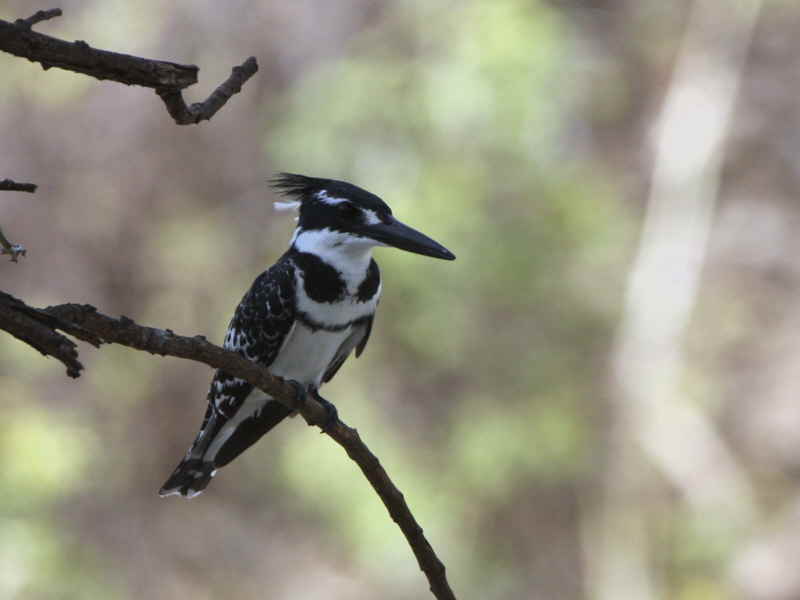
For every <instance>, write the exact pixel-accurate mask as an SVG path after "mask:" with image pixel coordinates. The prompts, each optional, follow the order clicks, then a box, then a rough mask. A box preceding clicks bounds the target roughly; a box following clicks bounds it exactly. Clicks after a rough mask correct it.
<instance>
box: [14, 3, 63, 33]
mask: <svg viewBox="0 0 800 600" xmlns="http://www.w3.org/2000/svg"><path fill="white" fill-rule="evenodd" d="M62 14H63V13H62V12H61V9H60V8H51V9H50V10H39V11H36V14H35V15H33V16H31V17H28V18H27V19H17V20H16V21H14V25H16V26H17V27H20V28H22V29H26V30H28V31H30V29H31V27H33V26H34V25H36V24H37V23H41V22H42V21H47V20H48V19H52V18H54V17H60V16H61V15H62Z"/></svg>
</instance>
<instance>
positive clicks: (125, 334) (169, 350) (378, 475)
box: [0, 300, 455, 600]
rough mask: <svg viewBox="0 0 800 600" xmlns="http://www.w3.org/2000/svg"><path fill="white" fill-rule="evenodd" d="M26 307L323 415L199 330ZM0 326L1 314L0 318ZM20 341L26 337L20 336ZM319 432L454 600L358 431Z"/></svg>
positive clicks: (437, 590) (434, 586)
mask: <svg viewBox="0 0 800 600" xmlns="http://www.w3.org/2000/svg"><path fill="white" fill-rule="evenodd" d="M16 302H19V301H18V300H17V301H16ZM23 306H24V305H23ZM1 308H2V305H1V304H0V309H1ZM26 308H29V307H26ZM29 310H32V311H36V313H37V314H38V313H40V312H43V313H45V314H47V315H50V316H53V317H56V318H57V319H58V322H59V323H60V324H56V325H54V327H55V328H56V329H62V331H66V330H65V329H63V324H64V323H68V324H69V325H68V326H69V327H70V328H71V330H70V331H69V333H70V334H71V335H74V336H75V337H76V338H78V339H82V340H87V341H90V342H93V343H96V342H97V341H102V342H104V343H115V344H121V345H123V346H128V347H130V348H136V349H137V350H143V351H145V352H150V353H151V354H158V355H162V356H175V357H178V358H185V359H188V360H194V361H197V362H202V363H205V364H207V365H209V366H211V367H215V368H218V369H223V370H225V371H226V372H228V373H230V374H231V375H233V376H234V377H238V378H241V379H244V380H245V381H247V382H249V383H251V384H253V385H255V386H256V387H258V388H259V389H261V390H262V391H264V392H266V393H267V394H269V395H270V396H271V397H272V398H274V399H275V400H277V401H279V402H282V403H283V404H285V405H287V406H289V407H290V408H292V409H294V410H297V411H298V412H299V413H300V414H301V415H302V416H303V418H304V419H305V420H306V422H307V423H309V424H310V425H319V424H322V423H325V421H326V419H327V416H328V415H327V411H326V410H325V409H324V408H323V407H322V405H321V404H320V403H319V402H317V401H316V400H315V399H313V398H312V397H309V398H307V399H306V401H305V402H304V403H302V404H299V403H298V402H297V398H296V396H295V389H294V387H293V386H292V385H290V384H289V383H287V382H286V381H284V380H283V379H281V378H280V377H275V376H273V375H271V374H270V373H269V372H268V371H267V369H266V368H265V367H262V366H260V365H257V364H256V363H253V362H251V361H249V360H247V359H245V358H243V357H242V356H240V355H239V354H237V353H235V352H229V351H227V350H224V349H222V348H220V347H219V346H216V345H214V344H212V343H210V342H209V341H208V340H206V338H205V337H203V336H194V337H186V336H182V335H177V334H175V333H173V332H172V331H171V330H169V329H156V328H153V327H143V326H141V325H137V324H136V323H134V322H133V321H132V320H131V319H129V318H127V317H124V316H122V317H119V318H118V319H114V318H112V317H108V316H106V315H103V314H101V313H99V312H97V309H95V308H94V307H93V306H89V305H87V304H61V305H59V306H51V307H48V308H46V309H44V310H43V311H38V310H37V309H31V308H29ZM0 316H2V312H0ZM0 328H4V322H3V321H2V320H0ZM56 335H59V334H56ZM20 339H22V338H20ZM23 341H27V340H25V339H23ZM325 433H327V434H328V435H329V436H330V437H331V438H332V439H333V440H334V441H335V442H336V443H338V444H339V445H340V446H342V447H343V448H344V449H345V451H346V452H347V454H348V456H349V457H350V458H351V459H352V460H353V461H355V462H356V463H357V464H358V466H359V468H360V469H361V471H362V473H364V476H365V477H366V478H367V480H368V481H369V482H370V484H371V485H372V487H373V489H374V490H375V491H376V492H377V494H378V496H380V498H381V500H382V501H383V504H384V505H385V506H386V509H387V510H388V511H389V515H390V516H391V517H392V520H394V522H395V523H397V525H398V526H399V527H400V530H401V531H402V532H403V535H405V537H406V540H408V543H409V545H410V546H411V549H412V551H413V552H414V555H415V556H416V558H417V562H418V563H419V566H420V569H421V570H422V571H423V572H424V573H425V576H426V577H427V578H428V583H429V585H430V589H431V592H432V593H433V595H434V597H436V598H437V599H439V600H455V595H454V594H453V591H452V590H451V589H450V586H449V584H448V582H447V577H446V575H445V567H444V564H443V563H442V562H441V561H440V560H439V558H438V557H437V556H436V553H435V552H434V550H433V548H432V547H431V545H430V543H429V542H428V540H427V539H426V538H425V535H424V533H423V530H422V527H420V525H419V523H417V521H416V519H415V518H414V515H413V514H412V513H411V510H410V509H409V508H408V505H407V504H406V502H405V499H404V497H403V494H402V493H401V492H400V490H398V489H397V487H396V486H395V485H394V484H393V483H392V480H391V479H390V478H389V475H388V474H387V473H386V471H385V470H384V469H383V467H382V466H381V464H380V461H379V460H378V458H377V457H376V456H375V455H374V454H373V453H372V452H371V451H370V449H369V448H368V447H367V446H366V445H365V444H364V442H363V441H362V440H361V438H360V436H359V435H358V431H356V430H355V429H352V428H351V427H348V426H347V425H345V424H344V423H342V422H341V421H337V422H336V423H335V424H334V425H332V426H330V427H328V428H327V429H326V430H325Z"/></svg>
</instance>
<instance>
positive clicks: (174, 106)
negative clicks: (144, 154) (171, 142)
mask: <svg viewBox="0 0 800 600" xmlns="http://www.w3.org/2000/svg"><path fill="white" fill-rule="evenodd" d="M256 71H258V63H257V62H256V59H255V57H254V56H251V57H250V58H248V59H247V60H246V61H244V62H243V63H242V64H241V65H239V66H238V67H233V69H232V71H231V75H230V77H228V79H226V80H225V81H223V82H222V83H221V84H220V85H219V87H217V89H215V90H214V91H213V92H211V95H210V96H209V97H208V98H207V99H206V100H205V101H204V102H195V103H194V104H192V105H191V106H186V102H185V101H184V100H183V94H182V93H181V91H180V90H179V89H175V88H169V87H165V88H156V94H158V95H159V97H160V98H161V99H162V100H163V101H164V104H165V105H166V106H167V111H168V112H169V114H170V116H171V117H172V118H173V119H174V120H175V122H176V123H177V124H178V125H189V124H192V123H199V122H200V121H207V120H209V119H210V118H211V117H213V116H214V115H215V114H216V112H217V111H218V110H219V109H220V108H222V107H223V106H224V105H225V103H226V102H227V101H228V100H229V99H230V98H231V96H233V95H234V94H238V93H239V92H241V91H242V86H243V85H244V83H245V82H246V81H247V80H248V79H250V78H251V77H252V76H253V75H255V73H256Z"/></svg>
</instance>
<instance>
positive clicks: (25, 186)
mask: <svg viewBox="0 0 800 600" xmlns="http://www.w3.org/2000/svg"><path fill="white" fill-rule="evenodd" d="M0 191H4V192H28V193H29V194H33V193H34V192H35V191H36V184H35V183H18V182H16V181H12V180H11V179H3V180H2V181H0Z"/></svg>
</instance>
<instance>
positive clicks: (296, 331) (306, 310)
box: [159, 173, 455, 498]
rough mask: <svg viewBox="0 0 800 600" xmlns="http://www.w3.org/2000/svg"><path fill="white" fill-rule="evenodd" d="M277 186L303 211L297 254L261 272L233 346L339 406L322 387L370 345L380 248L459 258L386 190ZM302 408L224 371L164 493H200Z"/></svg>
mask: <svg viewBox="0 0 800 600" xmlns="http://www.w3.org/2000/svg"><path fill="white" fill-rule="evenodd" d="M272 184H273V187H275V188H276V189H277V190H279V191H280V192H282V193H284V194H285V195H287V196H289V197H291V199H292V201H291V202H276V203H275V205H276V208H279V209H280V208H283V209H287V208H297V209H299V217H298V219H297V228H296V229H295V231H294V235H293V236H292V239H291V243H290V246H289V250H287V251H286V252H285V253H284V255H283V256H281V258H280V259H278V262H276V263H275V264H274V265H273V266H272V267H270V268H269V269H267V270H266V271H265V272H263V273H262V274H261V275H259V276H258V277H257V278H256V280H255V282H254V283H253V285H252V286H251V288H250V290H249V291H248V292H247V293H246V294H245V295H244V298H242V301H241V302H240V303H239V306H238V307H237V309H236V312H235V314H234V316H233V319H231V322H230V325H229V326H228V332H227V334H226V336H225V348H226V349H227V350H234V351H236V352H238V353H239V354H241V355H242V356H244V357H245V358H247V359H248V360H252V361H254V362H257V363H259V364H261V365H264V366H265V367H268V368H269V371H270V373H272V374H273V375H278V376H280V377H283V378H284V379H287V380H289V381H292V382H293V383H294V384H295V386H296V387H297V388H298V392H299V393H300V394H301V395H302V394H304V393H310V394H313V395H314V397H315V398H316V399H318V400H320V401H321V402H323V404H325V405H326V407H327V408H328V409H329V410H331V411H332V412H331V413H330V414H331V418H332V419H335V409H333V406H332V405H331V404H330V403H328V402H327V401H325V400H324V399H322V398H321V397H320V396H319V394H318V392H317V389H318V388H319V387H320V386H321V385H322V384H323V383H326V382H328V381H330V380H331V378H332V377H333V376H334V375H335V374H336V372H337V371H338V370H339V368H340V367H341V366H342V363H344V361H345V360H346V359H347V357H348V356H349V355H350V353H351V352H352V351H353V350H355V353H356V356H360V355H361V353H362V352H363V351H364V347H365V346H366V345H367V340H368V339H369V334H370V330H371V329H372V320H373V318H374V316H375V309H376V307H377V305H378V299H379V298H380V294H381V279H380V273H379V271H378V265H377V264H376V263H375V261H374V260H373V259H372V249H373V248H374V247H375V246H393V247H395V248H400V249H401V250H407V251H409V252H415V253H417V254H424V255H426V256H432V257H435V258H441V259H445V260H453V259H455V256H454V255H453V254H452V253H451V252H450V251H449V250H447V249H446V248H445V247H444V246H442V245H441V244H439V243H437V242H435V241H434V240H432V239H430V238H429V237H427V236H425V235H423V234H422V233H420V232H419V231H416V230H415V229H412V228H411V227H408V226H407V225H404V224H403V223H401V222H400V221H398V220H397V219H395V218H394V216H393V215H392V210H391V209H390V208H389V207H388V206H387V205H386V204H385V203H384V202H383V201H382V200H381V199H380V198H378V197H377V196H375V195H374V194H371V193H369V192H367V191H366V190H363V189H361V188H359V187H356V186H354V185H352V184H350V183H346V182H344V181H336V180H334V179H320V178H316V177H305V176H303V175H294V174H290V173H283V174H280V175H278V176H277V177H276V178H275V179H273V181H272ZM291 413H292V411H291V409H289V408H287V407H286V406H285V405H283V404H281V403H280V402H277V401H275V400H272V399H271V398H270V397H269V396H268V395H266V394H264V393H263V392H261V391H260V390H258V389H255V388H254V387H253V386H252V385H251V384H249V383H247V382H246V381H243V380H241V379H238V378H236V377H233V376H231V375H229V374H228V373H226V372H225V371H222V370H218V371H217V372H216V374H215V375H214V378H213V380H212V381H211V387H210V390H209V392H208V409H207V410H206V414H205V418H204V419H203V424H202V425H201V427H200V432H199V433H198V434H197V437H196V438H195V440H194V443H193V444H192V446H191V448H189V451H188V452H187V453H186V456H185V457H184V458H183V460H182V461H181V462H180V464H179V465H178V467H177V468H176V469H175V471H174V472H173V473H172V475H170V477H169V479H167V481H166V482H165V483H164V485H163V486H162V487H161V489H160V490H159V494H160V495H161V496H162V497H163V496H170V495H181V496H185V497H189V498H191V497H193V496H196V495H197V494H199V493H201V492H202V491H203V490H204V489H205V487H206V486H207V485H208V483H209V481H211V478H212V477H213V476H214V474H215V473H216V470H217V469H218V468H219V467H223V466H225V465H227V464H228V463H229V462H231V461H232V460H233V459H234V458H236V457H237V456H239V454H241V453H242V452H244V451H245V450H246V449H247V448H249V447H250V446H251V445H252V444H254V443H255V442H256V441H258V439H259V438H261V436H262V435H264V434H265V433H267V432H268V431H269V430H270V429H272V428H273V427H275V425H277V424H278V423H280V422H281V421H282V420H283V419H284V418H285V417H287V416H289V415H290V414H291Z"/></svg>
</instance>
